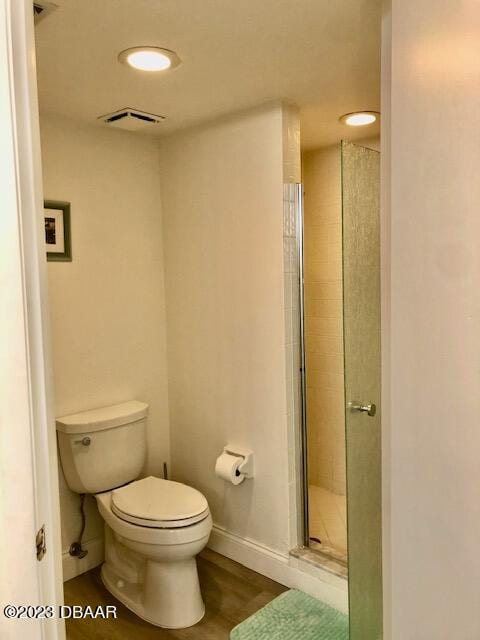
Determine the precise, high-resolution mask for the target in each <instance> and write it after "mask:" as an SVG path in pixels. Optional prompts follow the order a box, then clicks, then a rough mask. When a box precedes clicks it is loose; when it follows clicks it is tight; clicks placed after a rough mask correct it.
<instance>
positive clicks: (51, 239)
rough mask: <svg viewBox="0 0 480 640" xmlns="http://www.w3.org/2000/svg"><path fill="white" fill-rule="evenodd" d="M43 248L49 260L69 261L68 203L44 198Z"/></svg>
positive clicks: (70, 256)
mask: <svg viewBox="0 0 480 640" xmlns="http://www.w3.org/2000/svg"><path fill="white" fill-rule="evenodd" d="M43 207H44V211H43V214H44V219H45V248H46V250H47V260H48V261H49V262H52V261H53V262H71V261H72V240H71V237H70V203H69V202H56V201H54V200H45V202H44V204H43Z"/></svg>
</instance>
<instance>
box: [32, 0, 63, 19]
mask: <svg viewBox="0 0 480 640" xmlns="http://www.w3.org/2000/svg"><path fill="white" fill-rule="evenodd" d="M57 8H58V7H57V5H56V4H54V3H53V2H47V0H35V2H34V3H33V19H34V22H35V24H38V23H39V22H40V20H43V18H45V17H46V16H48V14H50V13H51V12H52V11H54V10H55V9H57Z"/></svg>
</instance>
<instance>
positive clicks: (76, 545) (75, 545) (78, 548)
mask: <svg viewBox="0 0 480 640" xmlns="http://www.w3.org/2000/svg"><path fill="white" fill-rule="evenodd" d="M80 515H81V518H82V527H81V529H80V535H79V537H78V542H72V544H71V545H70V549H69V554H70V555H71V556H73V557H74V558H79V559H80V560H81V559H82V558H85V556H86V555H87V553H88V551H87V549H84V548H83V547H82V537H83V534H84V532H85V524H86V517H85V494H84V493H81V494H80Z"/></svg>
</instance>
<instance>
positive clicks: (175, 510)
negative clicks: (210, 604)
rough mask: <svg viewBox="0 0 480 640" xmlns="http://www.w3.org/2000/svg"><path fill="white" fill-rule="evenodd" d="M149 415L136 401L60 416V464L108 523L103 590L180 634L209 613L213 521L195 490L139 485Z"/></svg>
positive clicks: (151, 482) (153, 482) (159, 483)
mask: <svg viewBox="0 0 480 640" xmlns="http://www.w3.org/2000/svg"><path fill="white" fill-rule="evenodd" d="M147 413H148V405H146V404H144V403H142V402H137V401H131V402H125V403H122V404H118V405H114V406H111V407H104V408H102V409H95V410H92V411H85V412H83V413H77V414H74V415H70V416H65V417H62V418H58V419H57V421H56V422H57V433H58V443H59V450H60V459H61V463H62V467H63V471H64V474H65V479H66V481H67V484H68V486H69V487H70V489H71V490H72V491H75V492H76V493H79V494H84V493H86V494H92V495H93V496H94V497H95V498H96V501H97V505H98V509H99V512H100V514H101V516H102V518H103V520H104V522H105V562H104V564H103V565H102V571H101V575H102V581H103V583H104V585H105V587H106V588H107V589H108V590H109V591H110V593H112V594H113V595H114V596H115V597H116V598H118V600H120V602H122V603H123V604H124V605H125V606H126V607H128V608H129V609H131V611H133V612H134V613H136V614H137V615H138V616H139V617H140V618H142V619H144V620H146V621H148V622H150V623H152V624H154V625H157V626H159V627H165V628H169V629H180V628H185V627H190V626H192V625H194V624H195V623H197V622H199V620H201V619H202V617H203V615H204V613H205V605H204V603H203V600H202V595H201V593H200V584H199V581H198V573H197V562H196V556H197V554H198V553H200V551H202V549H203V548H204V547H205V546H206V544H207V542H208V538H209V535H210V532H211V529H212V517H211V515H210V510H209V507H208V503H207V500H206V498H205V497H204V496H203V495H202V494H201V493H200V492H199V491H197V490H196V489H193V488H192V487H189V486H187V485H185V484H182V483H180V482H173V481H170V480H163V479H162V478H157V477H154V476H149V477H147V478H142V479H138V477H139V475H140V473H141V471H142V468H143V465H144V462H145V456H146V432H145V424H146V417H147Z"/></svg>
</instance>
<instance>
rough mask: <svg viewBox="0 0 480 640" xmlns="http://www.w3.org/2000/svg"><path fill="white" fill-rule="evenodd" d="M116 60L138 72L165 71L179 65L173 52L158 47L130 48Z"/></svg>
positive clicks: (178, 60) (177, 58)
mask: <svg viewBox="0 0 480 640" xmlns="http://www.w3.org/2000/svg"><path fill="white" fill-rule="evenodd" d="M118 59H119V61H120V62H122V63H123V64H127V65H128V66H129V67H133V68H134V69H138V70H139V71H166V70H167V69H174V68H175V67H178V65H179V64H180V63H181V60H180V58H179V57H178V56H177V54H176V53H175V51H170V49H162V48H160V47H131V48H130V49H125V51H122V52H121V53H119V55H118Z"/></svg>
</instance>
